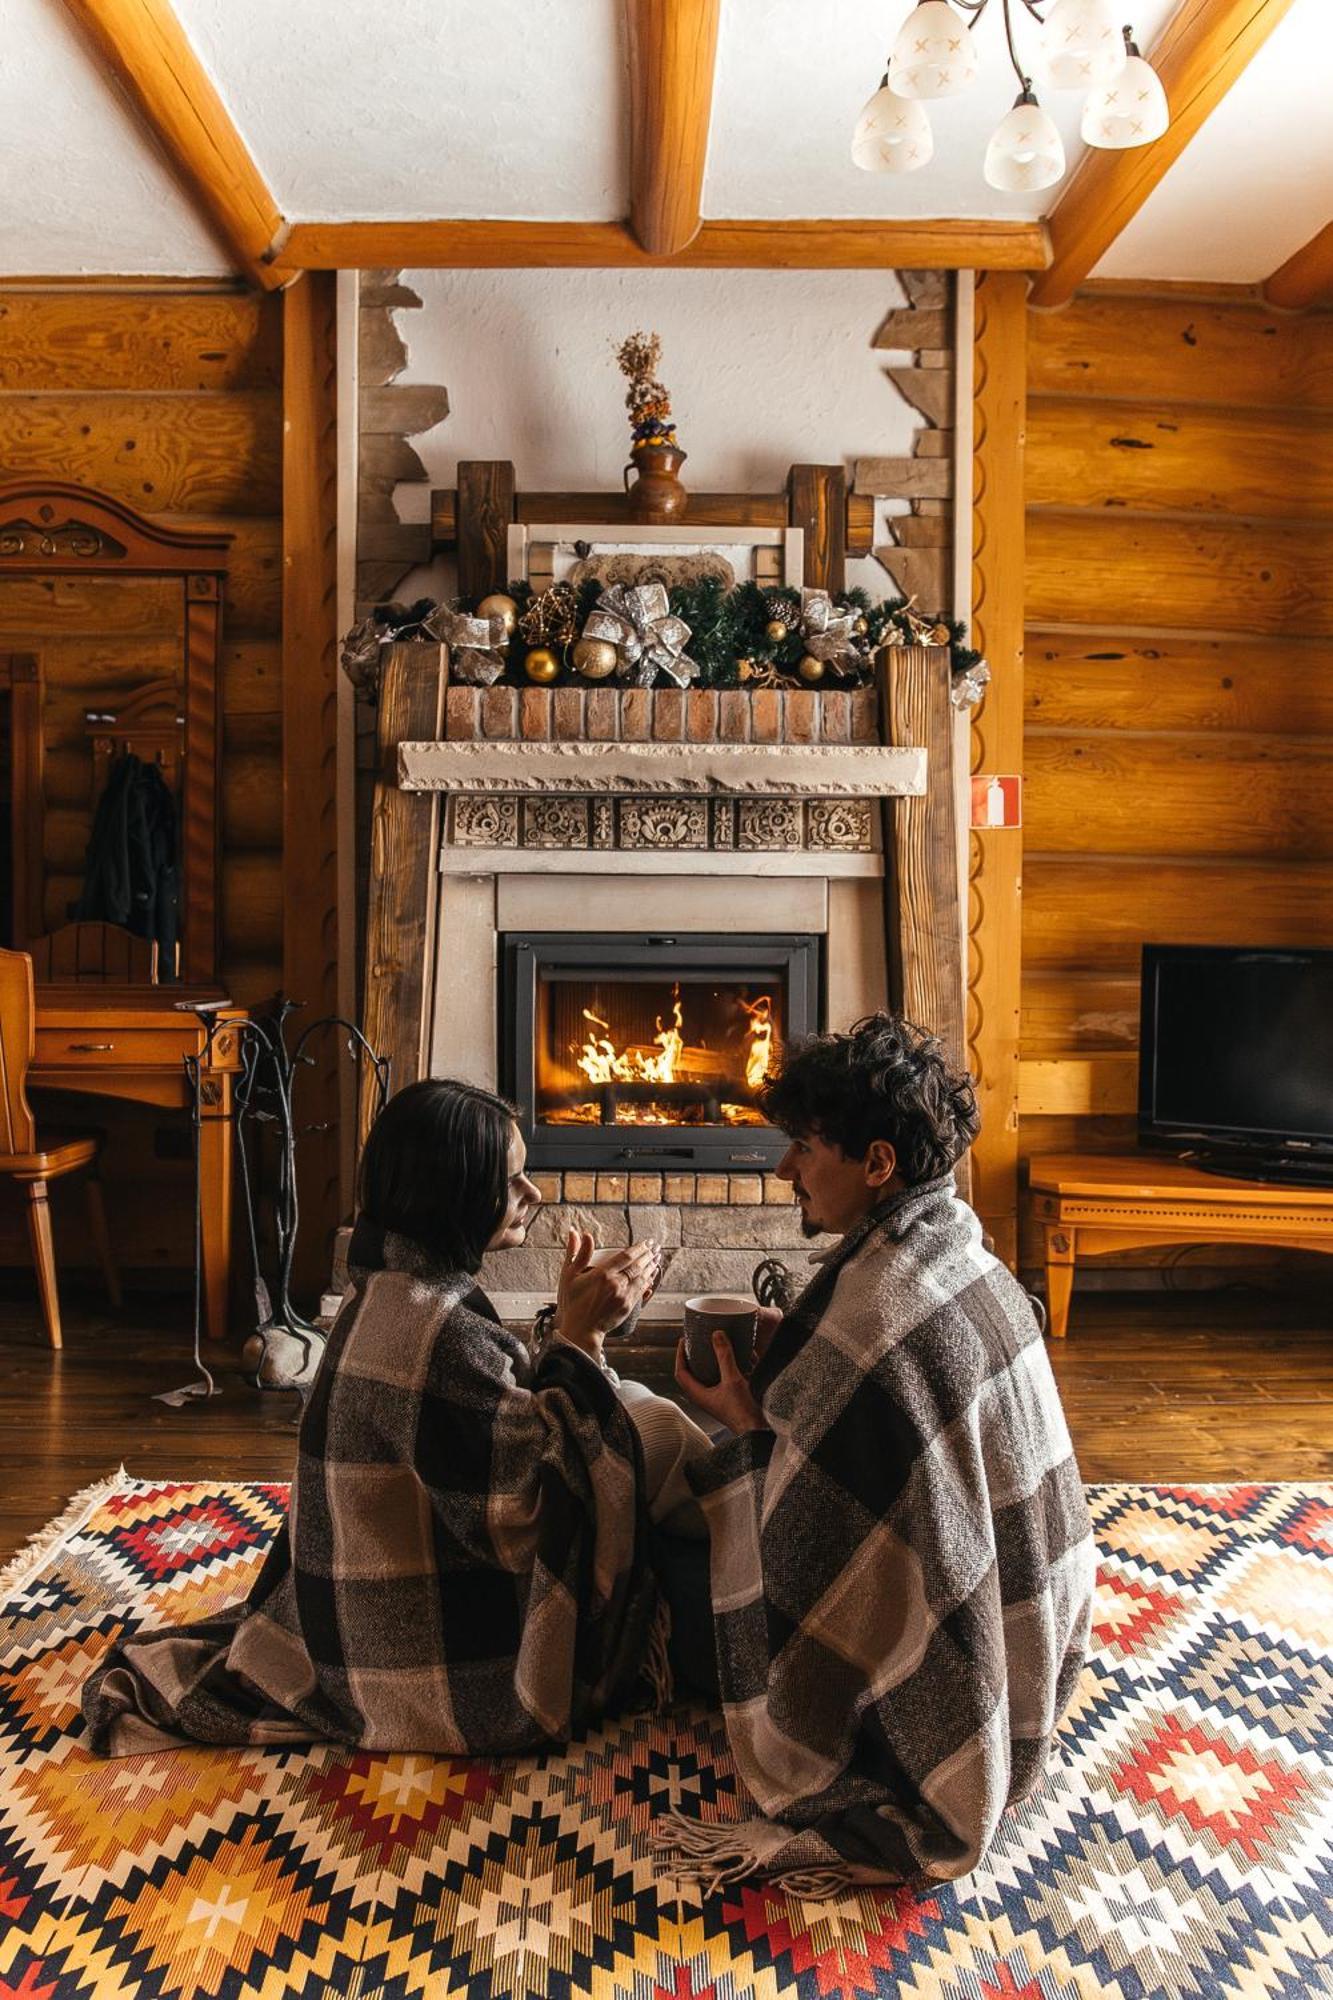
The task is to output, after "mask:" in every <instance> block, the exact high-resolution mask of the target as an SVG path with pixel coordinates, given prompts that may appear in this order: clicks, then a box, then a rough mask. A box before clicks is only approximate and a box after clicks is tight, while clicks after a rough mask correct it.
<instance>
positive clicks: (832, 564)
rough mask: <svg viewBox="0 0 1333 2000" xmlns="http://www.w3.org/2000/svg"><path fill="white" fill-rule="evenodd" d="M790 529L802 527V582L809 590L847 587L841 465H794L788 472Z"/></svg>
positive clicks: (844, 488)
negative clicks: (803, 560)
mask: <svg viewBox="0 0 1333 2000" xmlns="http://www.w3.org/2000/svg"><path fill="white" fill-rule="evenodd" d="M787 504H788V508H789V510H790V521H791V525H792V527H793V528H804V530H805V582H806V585H807V587H808V588H809V589H811V590H845V589H846V587H847V474H846V471H845V470H844V468H843V467H842V466H840V465H793V467H792V468H791V471H790V472H789V473H788V474H787Z"/></svg>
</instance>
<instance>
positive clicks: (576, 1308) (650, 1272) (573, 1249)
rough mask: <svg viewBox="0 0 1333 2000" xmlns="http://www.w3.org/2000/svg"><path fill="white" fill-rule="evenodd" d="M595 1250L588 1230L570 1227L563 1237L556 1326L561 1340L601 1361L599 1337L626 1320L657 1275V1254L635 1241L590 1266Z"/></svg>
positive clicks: (645, 1244)
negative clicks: (626, 1247) (570, 1342)
mask: <svg viewBox="0 0 1333 2000" xmlns="http://www.w3.org/2000/svg"><path fill="white" fill-rule="evenodd" d="M593 1249H594V1245H593V1239H592V1237H591V1236H590V1235H589V1234H588V1232H587V1231H586V1230H578V1229H571V1230H570V1232H569V1234H568V1236H567V1237H566V1238H565V1261H564V1264H563V1266H562V1267H561V1271H560V1284H559V1287H558V1289H557V1291H556V1297H555V1304H556V1322H555V1323H556V1329H557V1331H558V1332H559V1334H560V1336H561V1338H562V1339H564V1340H568V1341H572V1342H573V1344H574V1346H575V1347H581V1348H582V1349H583V1350H584V1352H585V1353H586V1354H591V1355H592V1357H593V1359H594V1360H595V1361H600V1360H601V1358H602V1337H603V1335H604V1334H605V1333H606V1332H607V1331H608V1330H609V1329H610V1328H611V1327H615V1326H619V1325H620V1324H621V1322H622V1321H623V1320H626V1319H628V1318H629V1315H630V1314H631V1313H632V1312H633V1310H634V1308H635V1306H637V1305H638V1303H639V1301H640V1300H641V1299H642V1297H643V1294H644V1290H645V1288H646V1287H647V1286H648V1284H649V1283H650V1282H651V1280H652V1278H653V1276H654V1273H655V1269H656V1263H657V1251H656V1250H655V1249H654V1247H653V1246H652V1245H651V1244H648V1243H634V1244H631V1246H630V1247H629V1249H628V1250H613V1251H611V1253H610V1255H609V1256H605V1257H601V1258H599V1259H598V1261H597V1262H596V1263H595V1264H594V1263H593V1262H592V1256H593Z"/></svg>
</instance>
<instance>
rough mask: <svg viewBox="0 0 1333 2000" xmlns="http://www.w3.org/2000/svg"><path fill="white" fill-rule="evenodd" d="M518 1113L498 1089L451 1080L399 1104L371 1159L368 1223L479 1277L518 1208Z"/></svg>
mask: <svg viewBox="0 0 1333 2000" xmlns="http://www.w3.org/2000/svg"><path fill="white" fill-rule="evenodd" d="M517 1116H518V1113H517V1112H516V1111H515V1109H514V1106H513V1105H512V1104H508V1103H506V1101H505V1099H504V1098H503V1097H497V1096H496V1095H495V1093H494V1092H493V1091H490V1090H482V1089H481V1088H480V1087H479V1086H478V1085H477V1084H474V1083H455V1082H454V1081H453V1080H452V1078H449V1077H430V1078H428V1079H426V1080H425V1081H423V1082H421V1083H409V1084H408V1085H407V1087H406V1089H404V1090H400V1091H398V1092H397V1094H396V1095H395V1096H393V1097H391V1098H390V1099H389V1102H388V1103H387V1104H386V1105H385V1107H384V1109H383V1111H381V1113H380V1115H379V1117H378V1118H377V1119H376V1120H375V1123H374V1124H373V1125H372V1126H371V1128H370V1137H369V1138H368V1139H367V1140H366V1144H365V1150H364V1151H363V1153H362V1155H361V1215H362V1217H363V1218H364V1220H365V1221H367V1222H373V1223H376V1224H378V1226H379V1227H380V1228H381V1229H391V1230H393V1231H394V1232H395V1234H397V1235H399V1236H409V1237H411V1239H412V1241H413V1242H414V1243H420V1244H421V1245H422V1247H423V1248H424V1249H426V1250H429V1251H430V1252H431V1254H432V1255H433V1256H435V1257H438V1258H439V1259H440V1260H441V1262H443V1263H445V1264H447V1265H448V1266H449V1268H450V1269H451V1270H454V1271H475V1270H477V1268H478V1267H479V1265H480V1263H481V1260H482V1256H483V1255H484V1253H485V1249H486V1245H487V1244H488V1243H489V1242H490V1240H491V1238H492V1236H494V1234H495V1232H496V1230H497V1229H498V1228H499V1227H500V1224H501V1222H502V1221H503V1220H504V1214H505V1210H506V1208H507V1207H508V1205H509V1140H510V1136H511V1133H512V1131H513V1124H514V1120H515V1118H516V1117H517Z"/></svg>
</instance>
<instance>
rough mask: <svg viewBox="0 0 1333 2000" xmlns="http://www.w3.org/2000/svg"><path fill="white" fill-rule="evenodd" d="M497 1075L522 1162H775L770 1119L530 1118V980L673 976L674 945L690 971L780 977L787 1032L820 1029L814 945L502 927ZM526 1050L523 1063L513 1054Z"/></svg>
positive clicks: (775, 1137) (757, 938)
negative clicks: (705, 1123) (728, 1122)
mask: <svg viewBox="0 0 1333 2000" xmlns="http://www.w3.org/2000/svg"><path fill="white" fill-rule="evenodd" d="M502 945H503V951H502V956H501V990H500V1024H501V1046H500V1051H499V1055H500V1076H501V1083H502V1088H503V1089H504V1090H506V1091H507V1092H508V1094H509V1096H510V1097H511V1098H512V1099H513V1101H514V1103H515V1104H516V1105H517V1106H518V1108H519V1116H520V1122H521V1124H522V1127H523V1133H524V1136H525V1138H526V1139H527V1142H528V1165H529V1166H530V1167H532V1168H534V1169H537V1170H539V1171H540V1170H546V1171H558V1170H560V1169H562V1168H565V1169H570V1170H573V1171H578V1170H580V1169H583V1170H588V1169H598V1168H600V1169H602V1170H603V1171H605V1172H610V1173H635V1172H639V1173H651V1172H667V1173H694V1172H701V1173H707V1172H713V1173H738V1172H741V1173H743V1172H745V1171H747V1170H748V1171H749V1172H751V1173H761V1172H763V1171H764V1169H765V1168H771V1167H775V1166H776V1165H777V1163H778V1161H779V1160H780V1159H781V1158H782V1155H783V1153H784V1152H785V1151H786V1147H787V1140H786V1138H785V1137H784V1135H783V1134H782V1133H781V1132H779V1131H778V1130H777V1128H776V1127H775V1126H772V1125H744V1126H734V1127H732V1126H723V1127H718V1126H709V1127H699V1126H687V1125H664V1126H642V1125H640V1126H632V1125H561V1126H550V1125H541V1124H539V1123H538V1121H537V1099H536V1077H535V1067H536V1066H535V1063H534V1061H533V1060H532V1055H531V1051H532V1049H533V1046H534V1037H535V1034H536V1025H537V979H538V973H539V969H540V968H541V967H543V966H552V965H557V966H568V967H569V968H571V969H572V970H586V971H588V972H594V971H599V972H606V971H608V970H611V969H614V968H620V967H623V968H624V970H625V971H626V972H631V971H634V970H636V969H638V968H643V969H651V970H654V971H659V972H661V974H662V975H663V977H665V978H670V977H671V976H672V971H673V968H672V961H671V959H670V958H669V957H667V956H666V955H665V954H667V953H668V952H671V951H674V952H676V953H677V954H678V955H679V957H681V958H688V961H689V964H690V966H691V968H692V969H693V968H703V969H705V970H707V971H711V972H716V973H718V974H719V975H723V976H725V975H728V974H730V975H731V976H732V977H734V978H736V979H745V980H749V981H755V980H757V979H763V978H765V977H773V976H778V977H781V978H782V980H783V984H784V991H785V994H786V1004H787V1020H786V1034H787V1037H788V1039H794V1038H796V1037H797V1036H800V1035H807V1034H813V1033H814V1032H815V1031H816V1030H817V1029H818V1027H819V995H820V945H821V940H820V938H819V937H818V936H817V935H814V934H799V935H797V934H791V933H777V934H775V933H773V932H769V931H765V932H760V933H754V934H737V933H733V934H730V935H728V936H726V937H722V936H719V935H717V934H715V933H712V932H709V933H703V932H697V931H678V932H652V931H645V932H618V931H604V932H599V933H597V934H596V935H590V934H588V933H586V932H569V931H508V932H505V933H504V934H503V937H502ZM524 1049H526V1050H527V1051H528V1052H529V1055H528V1060H527V1062H526V1064H523V1063H521V1062H520V1060H519V1051H520V1050H524Z"/></svg>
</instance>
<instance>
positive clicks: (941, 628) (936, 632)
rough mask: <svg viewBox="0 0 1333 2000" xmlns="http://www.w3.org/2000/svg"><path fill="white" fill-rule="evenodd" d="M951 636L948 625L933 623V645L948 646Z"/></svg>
mask: <svg viewBox="0 0 1333 2000" xmlns="http://www.w3.org/2000/svg"><path fill="white" fill-rule="evenodd" d="M951 637H952V634H951V633H950V631H949V628H948V626H947V625H932V626H931V628H930V643H931V645H932V646H947V645H948V643H949V640H950V638H951Z"/></svg>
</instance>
